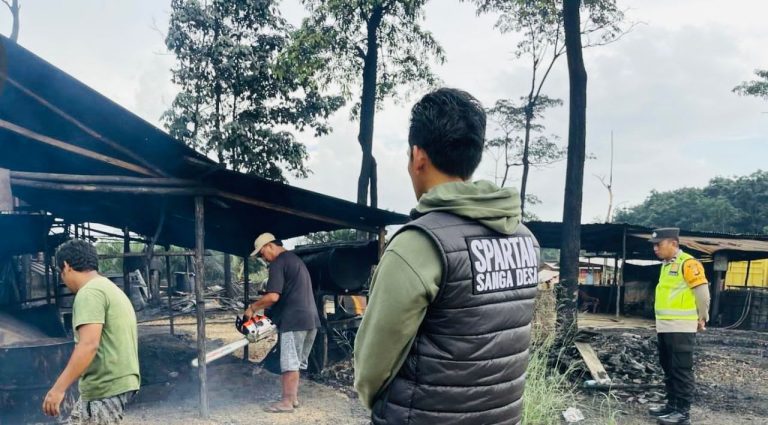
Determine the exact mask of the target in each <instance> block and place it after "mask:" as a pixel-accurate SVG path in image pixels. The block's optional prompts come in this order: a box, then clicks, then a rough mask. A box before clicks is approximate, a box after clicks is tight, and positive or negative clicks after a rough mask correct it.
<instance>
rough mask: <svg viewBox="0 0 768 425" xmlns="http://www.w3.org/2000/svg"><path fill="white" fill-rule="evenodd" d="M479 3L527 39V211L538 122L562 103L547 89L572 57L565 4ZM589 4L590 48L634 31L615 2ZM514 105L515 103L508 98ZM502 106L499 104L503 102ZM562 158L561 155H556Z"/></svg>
mask: <svg viewBox="0 0 768 425" xmlns="http://www.w3.org/2000/svg"><path fill="white" fill-rule="evenodd" d="M471 1H472V2H473V3H475V4H476V5H477V13H478V14H481V13H489V12H495V13H499V19H498V20H497V22H496V28H498V29H499V31H501V33H503V34H506V33H510V32H514V33H519V34H521V35H522V39H521V40H520V41H519V42H518V43H517V45H516V46H515V50H514V53H515V56H516V57H517V58H518V59H520V58H525V60H526V61H528V66H529V67H530V71H531V73H530V87H529V89H528V93H527V94H526V95H525V96H524V97H522V98H521V101H520V103H519V106H516V108H517V109H518V110H519V112H517V113H518V114H520V115H522V125H520V126H519V127H520V128H519V129H517V131H519V132H521V133H522V143H521V144H522V152H521V157H520V161H521V163H522V167H523V171H522V178H521V182H520V195H521V198H522V202H521V208H522V209H523V211H525V194H526V191H527V186H528V172H529V169H530V166H531V165H532V164H533V163H534V161H533V159H534V157H535V154H536V153H537V151H538V149H537V148H538V147H537V146H535V145H536V144H537V142H538V140H537V139H532V137H533V135H532V134H533V133H536V124H535V121H536V120H537V119H540V118H541V115H543V112H544V110H546V109H547V108H550V107H554V106H559V105H561V104H562V101H560V100H559V99H552V98H550V97H548V96H546V95H544V94H542V89H543V88H544V85H545V83H546V82H547V79H548V77H549V76H550V73H551V71H552V68H553V67H554V65H555V63H556V62H557V61H558V59H559V58H560V57H561V56H563V55H564V54H565V53H566V45H565V34H564V26H563V17H562V13H561V11H562V9H563V0H471ZM585 6H586V7H587V8H588V9H589V11H590V13H587V14H585V15H584V18H585V19H583V20H582V22H580V34H581V37H582V38H583V40H582V43H583V47H584V48H588V47H594V46H601V45H605V44H608V43H611V42H613V41H616V40H618V39H619V38H620V37H621V36H622V35H623V34H625V33H626V31H628V30H627V29H624V28H622V23H623V21H624V12H623V11H622V10H620V9H619V8H618V7H617V6H616V2H615V0H590V1H588V2H586V4H585ZM504 102H507V103H509V104H512V103H513V102H512V101H510V100H505V101H504ZM497 105H498V103H497ZM555 157H556V155H555Z"/></svg>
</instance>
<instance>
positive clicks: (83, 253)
mask: <svg viewBox="0 0 768 425" xmlns="http://www.w3.org/2000/svg"><path fill="white" fill-rule="evenodd" d="M65 261H66V262H67V264H69V266H70V267H72V269H73V270H75V271H78V272H89V271H99V255H98V254H97V253H96V248H95V247H94V246H93V245H91V244H89V243H88V242H86V241H84V240H81V239H73V240H71V241H67V242H64V243H63V244H61V245H60V246H59V249H57V250H56V266H57V267H58V268H59V270H62V269H63V268H64V262H65Z"/></svg>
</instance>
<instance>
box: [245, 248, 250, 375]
mask: <svg viewBox="0 0 768 425" xmlns="http://www.w3.org/2000/svg"><path fill="white" fill-rule="evenodd" d="M248 260H250V256H248V255H246V256H245V257H243V305H244V306H245V308H248V304H250V303H251V294H250V291H251V278H250V276H248V275H249V274H250V272H251V267H250V266H249V264H248ZM248 357H249V356H248V346H247V345H246V346H245V348H243V361H244V362H247V361H248Z"/></svg>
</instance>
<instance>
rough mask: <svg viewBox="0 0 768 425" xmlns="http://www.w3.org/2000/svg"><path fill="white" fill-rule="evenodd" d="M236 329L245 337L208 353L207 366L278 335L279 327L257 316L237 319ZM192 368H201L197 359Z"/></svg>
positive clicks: (193, 361) (265, 318) (263, 317)
mask: <svg viewBox="0 0 768 425" xmlns="http://www.w3.org/2000/svg"><path fill="white" fill-rule="evenodd" d="M235 328H237V330H238V331H239V332H240V333H241V334H243V335H245V337H244V338H243V339H240V340H237V341H235V342H232V343H229V344H227V345H225V346H223V347H219V348H217V349H215V350H213V351H209V352H208V353H206V354H205V364H208V363H210V362H212V361H214V360H217V359H220V358H222V357H224V356H226V355H227V354H229V353H231V352H233V351H235V350H237V349H238V348H241V347H245V346H246V345H248V344H250V343H252V342H258V341H262V340H264V339H267V338H268V337H270V336H272V335H274V334H276V333H277V326H275V325H274V324H273V323H272V321H271V320H269V318H267V317H266V316H259V315H255V316H253V317H251V318H250V319H246V317H245V316H243V317H242V318H241V317H239V316H238V317H237V318H236V319H235ZM192 366H193V367H198V366H199V364H198V361H197V359H194V360H192Z"/></svg>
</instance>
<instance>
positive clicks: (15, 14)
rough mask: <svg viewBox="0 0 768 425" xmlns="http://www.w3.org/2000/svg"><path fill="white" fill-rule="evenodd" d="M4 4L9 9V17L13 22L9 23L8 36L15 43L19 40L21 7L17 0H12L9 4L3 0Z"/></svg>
mask: <svg viewBox="0 0 768 425" xmlns="http://www.w3.org/2000/svg"><path fill="white" fill-rule="evenodd" d="M5 5H6V6H8V9H10V10H11V17H12V20H13V23H12V24H11V25H12V26H11V36H10V37H9V38H10V39H11V40H13V41H14V42H15V43H17V42H18V41H19V9H20V8H21V7H20V6H19V0H13V2H12V3H11V4H8V2H5Z"/></svg>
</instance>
